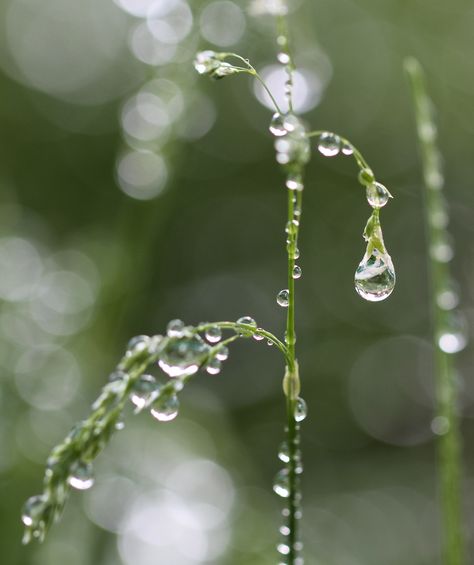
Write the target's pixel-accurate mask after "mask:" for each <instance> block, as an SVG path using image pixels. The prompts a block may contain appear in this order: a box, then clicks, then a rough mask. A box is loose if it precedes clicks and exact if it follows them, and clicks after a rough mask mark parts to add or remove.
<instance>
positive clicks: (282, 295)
mask: <svg viewBox="0 0 474 565" xmlns="http://www.w3.org/2000/svg"><path fill="white" fill-rule="evenodd" d="M289 303H290V293H289V292H288V289H286V288H284V289H283V290H280V292H279V293H278V294H277V304H278V305H279V306H281V307H282V308H287V307H288V304H289Z"/></svg>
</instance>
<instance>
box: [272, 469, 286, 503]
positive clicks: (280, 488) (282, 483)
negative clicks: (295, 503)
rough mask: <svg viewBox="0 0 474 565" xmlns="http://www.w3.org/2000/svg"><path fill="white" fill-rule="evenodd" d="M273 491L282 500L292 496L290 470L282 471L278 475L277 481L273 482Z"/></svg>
mask: <svg viewBox="0 0 474 565" xmlns="http://www.w3.org/2000/svg"><path fill="white" fill-rule="evenodd" d="M273 490H274V492H275V493H276V494H278V496H281V497H282V498H288V497H289V496H290V480H289V476H288V469H282V470H281V471H279V472H278V473H277V475H276V477H275V481H274V482H273Z"/></svg>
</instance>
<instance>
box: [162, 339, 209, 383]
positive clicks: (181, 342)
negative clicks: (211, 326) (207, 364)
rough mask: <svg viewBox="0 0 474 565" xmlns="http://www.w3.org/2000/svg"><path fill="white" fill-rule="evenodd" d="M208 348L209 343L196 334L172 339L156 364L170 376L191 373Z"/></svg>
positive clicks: (197, 367)
mask: <svg viewBox="0 0 474 565" xmlns="http://www.w3.org/2000/svg"><path fill="white" fill-rule="evenodd" d="M209 350H210V347H209V345H207V343H205V342H204V340H202V339H201V337H200V336H198V335H191V336H186V337H181V338H177V339H172V340H170V342H169V343H168V344H167V345H166V347H165V348H164V350H163V351H162V353H161V357H160V359H159V361H158V365H159V366H160V367H161V368H162V369H163V371H164V372H165V373H166V374H168V375H169V376H170V377H186V376H189V375H193V374H194V373H196V371H197V370H198V369H199V367H200V365H201V363H202V361H203V358H204V357H205V355H206V354H207V353H208V352H209Z"/></svg>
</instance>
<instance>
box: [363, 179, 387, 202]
mask: <svg viewBox="0 0 474 565" xmlns="http://www.w3.org/2000/svg"><path fill="white" fill-rule="evenodd" d="M366 196H367V202H368V203H369V204H370V205H371V206H372V208H382V206H385V204H387V202H388V199H389V198H390V193H389V192H388V190H387V189H386V188H385V186H384V185H383V184H381V183H380V182H374V183H373V184H369V185H367V188H366Z"/></svg>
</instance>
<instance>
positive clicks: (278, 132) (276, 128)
mask: <svg viewBox="0 0 474 565" xmlns="http://www.w3.org/2000/svg"><path fill="white" fill-rule="evenodd" d="M269 130H270V133H272V134H273V135H274V136H275V137H281V136H282V135H286V134H287V133H288V132H287V131H286V129H285V126H284V125H283V116H282V115H281V114H278V113H276V114H273V118H272V121H271V122H270V127H269Z"/></svg>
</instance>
